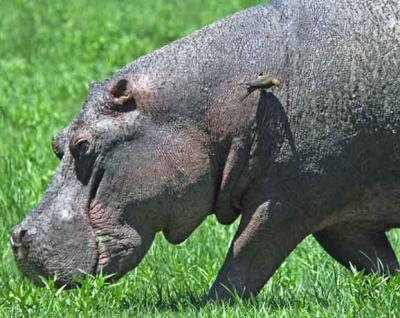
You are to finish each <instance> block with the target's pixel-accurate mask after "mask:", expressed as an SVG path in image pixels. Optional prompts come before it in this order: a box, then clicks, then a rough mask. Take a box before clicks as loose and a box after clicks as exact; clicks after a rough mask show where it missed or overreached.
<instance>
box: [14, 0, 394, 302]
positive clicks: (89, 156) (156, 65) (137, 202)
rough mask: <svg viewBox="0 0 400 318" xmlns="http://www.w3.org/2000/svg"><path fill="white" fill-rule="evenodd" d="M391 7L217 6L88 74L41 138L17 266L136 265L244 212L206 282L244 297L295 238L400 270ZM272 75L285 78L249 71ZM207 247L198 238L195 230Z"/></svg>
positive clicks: (218, 292) (385, 3)
mask: <svg viewBox="0 0 400 318" xmlns="http://www.w3.org/2000/svg"><path fill="white" fill-rule="evenodd" d="M399 11H400V5H399V3H398V1H394V0H374V1H372V0H371V1H365V0H351V1H350V0H342V1H325V0H301V1H299V0H287V1H283V0H282V1H279V0H276V1H274V2H273V3H272V5H266V6H257V7H254V8H251V9H249V10H246V11H243V12H240V13H238V14H236V15H234V16H232V17H229V18H226V19H223V20H221V21H219V22H217V23H215V24H213V25H211V26H209V27H206V28H204V29H202V30H200V31H198V32H195V33H194V34H192V35H191V36H189V37H187V38H184V39H183V40H180V41H177V42H174V43H172V44H171V45H168V46H166V47H164V48H162V49H160V50H158V51H156V52H154V53H152V54H149V55H146V56H144V57H142V58H140V59H138V60H137V61H135V62H133V63H131V64H129V65H127V66H126V67H124V68H123V69H122V70H121V71H119V72H118V73H117V74H115V75H114V76H112V77H111V78H109V79H108V80H106V81H104V82H103V83H99V84H93V85H92V87H91V89H90V92H89V94H88V97H87V99H86V101H85V103H84V106H83V108H82V110H81V111H80V112H79V114H78V115H77V117H76V119H75V120H74V121H73V122H72V123H71V124H70V125H69V126H68V127H67V128H66V129H65V130H63V131H62V132H61V133H60V134H59V135H58V136H56V137H55V138H54V140H53V146H54V149H55V152H56V153H57V154H58V155H59V156H60V157H62V159H61V163H60V167H59V168H58V171H57V172H56V175H55V176H54V179H53V181H52V182H51V184H50V186H49V188H48V190H47V192H46V194H45V195H44V197H43V199H42V201H41V203H40V204H39V206H38V207H37V208H36V209H35V210H34V211H33V212H32V213H31V214H30V215H29V216H28V217H27V218H26V219H25V220H24V221H23V222H22V223H21V224H19V225H18V226H16V227H15V228H14V230H13V232H12V246H13V249H14V251H15V256H16V259H17V262H18V264H19V266H20V268H21V270H22V272H23V273H25V274H26V275H28V276H29V277H31V278H32V279H33V280H34V281H38V278H37V277H38V275H45V276H52V275H54V274H57V277H58V282H59V284H60V285H61V284H65V283H67V284H69V285H73V282H74V280H75V279H76V278H77V277H79V276H81V275H83V274H82V272H86V273H96V272H99V271H100V270H103V271H104V272H105V273H114V274H116V276H115V278H117V277H120V276H122V275H123V274H124V273H126V272H127V271H129V270H130V269H132V268H134V267H135V266H136V265H138V263H139V262H140V261H141V259H142V258H143V256H144V255H145V253H146V251H147V250H148V249H149V247H150V245H151V243H152V240H153V238H154V235H155V233H156V232H158V231H162V232H163V233H164V235H165V237H166V239H167V240H168V241H170V242H171V243H174V244H176V243H180V242H182V241H184V240H185V239H186V238H187V237H188V236H189V235H190V234H191V233H192V232H193V230H194V229H195V228H196V227H197V226H198V225H199V224H200V223H201V222H202V221H203V220H204V219H205V218H206V217H207V215H209V214H210V213H214V214H215V215H216V216H217V218H218V220H219V221H220V222H221V223H223V224H230V223H232V222H233V221H234V220H235V219H236V218H237V217H239V216H240V217H241V222H240V226H239V229H238V231H237V234H236V235H235V237H234V239H233V242H232V245H231V247H230V249H229V252H228V255H227V257H226V260H225V263H224V265H223V267H222V269H221V271H220V273H219V274H218V277H217V279H216V282H215V283H214V285H213V286H212V288H211V291H210V293H209V297H210V298H215V297H221V298H228V297H229V292H228V290H227V288H225V287H224V285H225V286H226V287H228V289H230V290H233V291H236V292H237V293H239V294H240V295H242V296H243V297H246V296H249V295H252V294H256V293H257V292H259V290H260V289H261V288H262V286H263V285H264V284H265V282H266V281H267V280H268V278H269V277H271V275H272V274H273V273H274V272H275V270H276V269H277V268H278V266H279V265H280V264H281V263H282V261H284V259H285V258H286V257H287V256H288V254H289V253H290V252H291V251H292V250H293V249H294V248H295V247H296V245H297V244H299V243H300V242H301V241H302V240H303V239H304V238H305V237H306V236H307V235H309V234H313V235H314V236H315V237H316V239H317V240H318V242H319V243H320V244H321V245H322V247H323V248H324V249H325V250H326V251H327V252H328V253H329V254H330V255H331V256H332V257H334V258H335V259H337V260H338V261H339V262H340V263H342V264H343V265H345V266H347V267H349V266H350V264H352V265H353V266H355V267H356V268H357V269H359V270H364V271H365V272H367V273H369V272H375V271H385V272H389V273H395V272H396V270H397V269H398V267H399V264H398V262H397V259H396V257H395V254H394V252H393V250H392V248H391V246H390V243H389V241H388V240H387V238H386V236H385V231H387V230H390V229H391V228H394V227H398V226H399V225H400V214H399V207H400V179H399V177H400V138H399V130H400V107H399V106H400V105H399V97H400V91H399V90H400V85H399V84H400V81H399V75H400V74H399V73H400V68H399V63H400V62H399V58H400V43H399V39H400V36H399V35H400V26H399V16H400V12H399ZM261 71H264V72H267V73H270V74H273V75H274V76H276V77H277V78H279V79H280V80H281V82H282V83H283V89H282V90H280V91H278V90H272V91H268V92H267V91H261V92H260V91H256V92H253V93H252V94H251V95H250V96H249V97H247V98H246V99H244V100H243V99H242V97H243V96H244V95H245V94H246V92H247V90H246V85H245V83H246V82H249V81H251V80H254V79H255V78H257V75H258V74H259V73H260V72H261ZM204 244H205V246H204V248H212V247H211V246H210V247H207V246H206V244H207V242H205V243H204Z"/></svg>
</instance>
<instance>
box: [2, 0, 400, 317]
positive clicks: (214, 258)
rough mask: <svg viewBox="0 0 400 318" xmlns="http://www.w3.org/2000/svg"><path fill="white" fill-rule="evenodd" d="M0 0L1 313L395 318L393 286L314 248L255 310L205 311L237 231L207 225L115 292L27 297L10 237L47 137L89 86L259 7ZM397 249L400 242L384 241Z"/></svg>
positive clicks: (43, 166) (288, 265)
mask: <svg viewBox="0 0 400 318" xmlns="http://www.w3.org/2000/svg"><path fill="white" fill-rule="evenodd" d="M221 2H222V1H218V0H190V1H188V0H171V1H170V0H136V1H123V0H120V1H106V0H100V1H99V0H97V1H95V0H92V1H83V0H69V1H67V0H63V1H34V0H30V1H28V0H14V1H11V0H0V259H1V266H0V315H1V316H4V317H9V316H19V315H23V316H29V315H31V316H49V317H53V316H64V317H75V316H82V317H89V316H110V315H115V316H126V317H135V316H139V317H145V316H152V317H154V316H156V317H175V316H183V317H192V316H202V317H203V316H204V317H246V316H249V317H265V316H267V315H268V316H271V317H298V316H302V317H389V316H391V317H396V316H399V315H400V306H399V305H400V303H399V302H400V277H397V278H394V279H393V280H391V281H389V282H386V281H385V280H384V279H382V278H379V277H370V278H367V279H365V278H364V277H362V276H360V275H358V274H354V273H349V272H347V271H346V270H344V269H343V268H342V267H340V266H339V265H338V264H336V263H335V262H334V261H333V260H332V259H331V258H330V257H328V256H327V255H326V254H325V253H324V252H323V251H322V250H321V248H320V247H319V246H318V245H317V244H316V243H315V241H314V240H313V239H311V238H309V239H307V240H306V241H305V242H303V243H302V244H301V245H300V246H299V247H298V248H297V249H296V251H295V252H294V253H293V254H292V255H291V256H290V257H289V259H288V260H287V261H286V262H285V263H284V264H283V266H282V267H281V268H280V270H279V271H278V272H277V273H276V274H275V275H274V277H273V279H271V280H270V281H269V283H268V284H267V286H266V287H265V288H264V290H263V292H262V293H261V294H260V296H259V297H258V298H257V299H256V300H252V301H249V302H241V301H240V300H236V301H235V302H234V303H233V304H217V305H215V304H204V303H202V302H201V298H202V296H203V295H204V293H206V291H207V289H208V288H209V286H210V284H211V283H212V281H213V279H214V278H215V275H216V273H217V270H218V268H219V267H220V265H221V263H222V261H223V258H224V256H225V251H226V249H227V246H228V244H229V240H230V238H231V237H232V235H233V233H234V230H235V226H231V227H223V226H221V225H218V224H217V223H216V221H215V219H214V218H210V219H209V220H207V222H205V224H203V225H202V226H201V227H200V229H199V230H197V231H196V233H195V234H194V235H193V236H192V237H191V238H190V239H189V240H188V241H187V242H185V243H184V244H182V245H180V246H171V245H168V244H167V243H166V241H165V240H164V239H163V238H162V237H161V236H160V237H157V240H156V242H155V244H154V245H153V247H152V249H151V251H150V252H149V254H148V256H147V257H146V258H145V260H144V262H143V263H142V264H141V265H140V266H139V268H138V269H136V270H135V271H132V272H131V273H130V274H128V275H126V276H125V277H124V278H123V279H121V280H120V281H119V282H118V283H116V284H114V285H110V286H106V284H105V283H104V279H101V278H100V279H97V280H95V279H87V280H86V281H85V282H84V284H83V286H82V287H81V288H80V289H76V290H70V291H57V290H56V289H55V288H54V287H52V284H51V283H49V284H48V286H47V288H37V287H34V286H33V285H32V284H31V283H30V282H29V281H27V280H25V279H23V278H22V277H21V276H20V275H19V273H18V271H17V269H16V267H15V265H14V262H13V258H12V254H11V250H10V248H9V246H8V232H9V230H10V227H11V226H12V225H13V224H16V223H18V222H19V221H20V220H21V219H22V218H23V216H24V215H25V214H26V213H27V212H28V211H29V210H30V209H31V208H32V207H33V206H34V205H35V204H36V203H37V201H38V199H39V198H40V195H41V194H42V193H43V191H44V189H45V187H46V185H47V183H48V181H49V180H50V178H51V175H52V173H53V171H54V169H55V167H56V166H57V160H56V158H55V156H54V155H53V154H52V151H51V149H50V139H51V136H52V134H54V133H55V132H56V131H58V130H59V129H60V128H62V127H63V126H64V125H66V124H67V123H68V122H69V121H70V120H71V118H72V117H73V116H74V114H75V112H76V111H77V110H78V109H79V107H80V103H81V102H82V101H83V98H84V96H85V93H86V92H87V88H88V83H89V81H91V80H101V79H104V78H105V77H107V76H109V75H111V74H112V73H113V72H114V71H116V70H117V69H118V68H120V67H121V66H123V65H124V64H126V63H128V62H130V61H132V60H133V59H135V58H136V57H138V56H140V55H142V54H145V53H147V52H150V51H152V50H154V49H156V48H157V47H160V46H162V45H164V44H166V43H168V42H170V41H172V40H174V39H176V38H179V37H182V36H183V35H186V34H188V33H190V32H191V31H193V30H195V29H197V28H198V27H200V26H202V25H205V24H207V23H210V22H212V21H214V20H216V19H218V18H220V17H222V16H225V15H227V14H230V13H232V12H235V11H238V10H240V9H241V8H245V7H248V6H250V5H253V4H256V3H257V2H262V1H260V0H259V1H257V0H230V1H223V2H222V3H221ZM391 240H392V242H393V243H394V245H395V246H396V247H397V250H398V249H399V247H400V235H399V234H398V233H396V232H395V233H392V234H391Z"/></svg>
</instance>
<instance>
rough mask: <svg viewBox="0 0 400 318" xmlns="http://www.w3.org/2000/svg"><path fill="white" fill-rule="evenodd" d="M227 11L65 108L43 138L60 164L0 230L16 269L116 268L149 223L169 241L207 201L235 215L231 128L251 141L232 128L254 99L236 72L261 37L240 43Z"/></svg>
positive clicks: (250, 111) (137, 253)
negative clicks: (70, 116) (21, 213)
mask: <svg viewBox="0 0 400 318" xmlns="http://www.w3.org/2000/svg"><path fill="white" fill-rule="evenodd" d="M249 14H250V13H249ZM237 19H239V17H233V18H232V21H230V20H229V19H228V20H227V21H225V22H223V23H221V22H220V23H217V24H216V25H214V26H210V27H208V28H206V29H203V30H202V31H199V32H196V33H195V34H194V35H192V36H190V37H188V38H185V39H183V40H180V41H177V42H175V43H172V44H170V45H168V46H166V47H164V48H162V49H160V50H158V51H156V52H154V53H152V54H149V55H146V56H144V57H142V58H140V59H138V60H137V61H135V62H133V63H131V64H128V65H127V66H125V67H124V68H123V69H122V70H120V71H119V72H117V73H116V74H115V75H113V76H112V77H111V78H109V79H108V80H106V81H104V82H102V83H94V84H92V85H91V88H90V91H89V93H88V96H87V98H86V101H85V102H84V105H83V107H82V109H81V110H80V112H79V113H78V114H77V116H76V118H75V119H74V120H73V122H72V123H71V124H70V125H68V126H67V127H66V128H65V129H63V130H62V131H61V132H60V133H59V134H58V135H56V136H55V137H54V139H53V149H54V152H55V153H56V155H57V156H58V157H59V158H60V159H61V162H60V165H59V168H58V170H57V172H56V173H55V176H54V177H53V180H52V182H51V183H50V185H49V187H48V189H47V191H46V193H45V194H44V196H43V198H42V200H41V202H40V203H39V204H38V206H37V207H36V208H35V210H34V211H33V212H31V213H30V214H29V215H28V216H27V217H26V218H25V219H24V220H23V221H22V222H21V223H20V224H19V225H17V226H15V227H14V229H13V230H12V232H11V246H12V248H13V251H14V254H15V258H16V261H17V264H18V266H19V267H20V269H21V271H22V272H23V273H24V274H25V275H27V276H29V277H30V278H31V279H32V280H33V281H34V282H38V283H40V279H39V276H44V277H53V276H56V278H57V283H58V284H59V285H63V284H66V285H74V282H75V281H76V279H77V278H79V277H80V276H82V275H83V274H84V273H90V274H96V273H98V272H100V271H101V272H103V273H106V274H113V278H118V277H120V276H122V275H123V274H124V273H126V272H127V271H129V270H130V269H132V268H134V267H135V266H136V265H137V264H138V263H139V262H140V261H141V259H142V258H143V256H144V255H145V253H146V252H147V250H148V249H149V247H150V245H151V243H152V241H153V239H154V236H155V234H156V233H157V232H158V231H162V232H163V233H164V236H165V237H166V239H167V240H168V241H169V242H172V243H180V242H182V241H183V240H185V239H186V238H187V237H188V236H189V235H190V234H191V233H192V232H193V231H194V229H195V228H196V227H197V226H198V225H199V224H200V223H201V222H202V221H203V220H204V219H205V218H206V217H207V215H209V214H210V213H211V211H213V213H215V214H216V215H217V218H218V219H219V221H220V222H222V223H225V224H228V223H232V222H233V221H234V220H235V218H236V217H237V215H238V213H237V212H238V209H239V208H240V207H239V206H234V204H232V202H231V201H232V200H231V197H232V196H231V193H232V192H233V191H236V196H237V197H238V198H240V191H242V190H243V191H244V189H245V185H246V182H245V181H246V180H248V179H249V178H245V177H244V179H243V180H245V181H243V180H242V181H241V180H239V179H240V178H241V174H240V171H244V170H246V168H245V165H244V164H243V162H242V161H243V160H245V161H246V160H247V159H248V158H247V157H246V156H247V152H248V151H250V149H245V147H243V146H241V143H240V142H239V143H238V142H236V143H235V138H236V139H238V140H239V141H243V140H245V139H246V138H247V139H251V135H250V133H249V135H248V136H239V135H238V134H237V132H239V131H251V129H250V128H251V127H252V122H251V120H249V117H251V116H253V115H254V113H255V109H256V107H257V106H254V105H256V104H257V103H254V101H255V98H256V97H255V96H254V95H253V96H249V97H248V98H246V99H245V100H244V101H243V99H242V97H243V95H245V94H246V92H247V89H246V86H245V84H244V80H245V79H246V78H247V79H248V78H252V77H254V75H255V74H258V73H259V70H260V65H261V57H260V56H258V55H257V56H256V55H255V53H254V52H255V50H254V47H255V46H254V45H259V46H262V45H264V44H263V43H264V42H262V41H261V40H257V41H256V44H253V46H250V45H248V41H247V40H246V39H247V38H248V36H250V34H252V32H253V31H252V28H249V27H246V26H244V25H243V24H240V23H238V22H237V21H236V20H237ZM249 21H250V20H249ZM249 23H250V22H249ZM224 25H226V26H227V27H226V28H227V30H228V31H229V32H230V34H231V35H230V36H231V37H232V38H233V41H226V35H225V34H224V32H221V30H222V29H223V28H224ZM232 25H235V26H238V27H240V28H243V29H244V30H247V31H246V32H248V36H243V34H241V33H240V32H235V30H234V29H233V27H232ZM231 29H232V30H231ZM228 31H227V32H228ZM242 33H243V32H242ZM246 34H247V33H246ZM256 39H258V37H256ZM233 44H235V45H236V46H237V47H232V45H233ZM238 51H241V52H242V55H243V56H244V57H247V58H246V59H244V60H243V61H242V62H238V61H237V60H236V55H235V54H236V53H235V52H238ZM221 52H226V54H225V55H222V54H221ZM229 54H231V55H232V56H230V57H229V56H228V57H227V55H229ZM253 97H254V98H253ZM244 103H245V104H246V105H245V107H242V104H244ZM244 125H248V126H246V127H245V126H244ZM246 158H247V159H246ZM247 161H248V160H247ZM247 161H246V162H247ZM239 168H240V169H239ZM232 184H240V189H241V190H240V191H239V190H238V189H237V188H235V187H232V186H231V185H232Z"/></svg>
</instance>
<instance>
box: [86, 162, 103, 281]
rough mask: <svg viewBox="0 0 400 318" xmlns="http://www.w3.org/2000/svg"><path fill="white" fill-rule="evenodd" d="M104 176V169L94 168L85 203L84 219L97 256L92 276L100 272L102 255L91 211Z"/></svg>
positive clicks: (94, 205)
mask: <svg viewBox="0 0 400 318" xmlns="http://www.w3.org/2000/svg"><path fill="white" fill-rule="evenodd" d="M103 176H104V169H103V168H100V167H96V168H94V169H93V174H92V177H91V178H90V181H89V189H90V190H89V199H88V202H87V205H86V206H87V208H86V217H87V221H88V223H89V225H90V227H91V229H92V232H93V235H94V236H95V244H96V254H97V259H96V262H95V264H94V266H93V268H92V270H91V273H92V274H96V273H98V272H100V267H101V264H102V263H103V262H102V253H101V252H100V250H99V241H100V240H101V238H100V237H99V235H98V233H97V232H98V231H97V229H96V225H95V221H94V220H93V211H94V209H95V207H96V205H97V204H96V196H97V191H98V189H99V187H100V184H101V181H102V179H103Z"/></svg>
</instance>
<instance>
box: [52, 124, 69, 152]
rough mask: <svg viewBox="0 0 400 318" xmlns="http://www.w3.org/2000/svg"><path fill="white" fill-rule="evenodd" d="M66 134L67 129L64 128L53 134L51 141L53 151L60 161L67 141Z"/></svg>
mask: <svg viewBox="0 0 400 318" xmlns="http://www.w3.org/2000/svg"><path fill="white" fill-rule="evenodd" d="M68 133H69V129H68V127H66V128H64V129H62V130H61V131H60V132H58V133H57V134H55V135H54V136H53V138H52V140H51V146H52V148H53V151H54V153H55V154H56V156H57V157H58V158H59V159H62V157H63V156H64V149H65V145H66V143H67V140H68Z"/></svg>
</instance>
